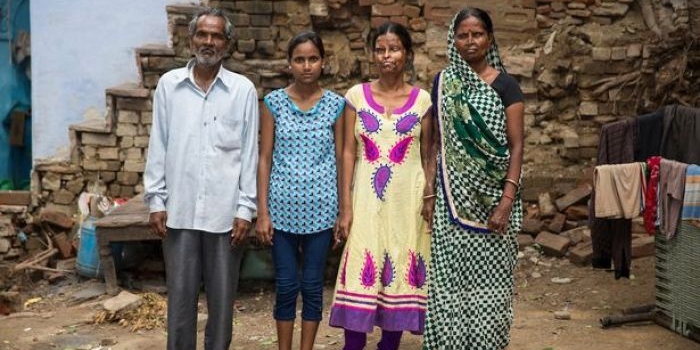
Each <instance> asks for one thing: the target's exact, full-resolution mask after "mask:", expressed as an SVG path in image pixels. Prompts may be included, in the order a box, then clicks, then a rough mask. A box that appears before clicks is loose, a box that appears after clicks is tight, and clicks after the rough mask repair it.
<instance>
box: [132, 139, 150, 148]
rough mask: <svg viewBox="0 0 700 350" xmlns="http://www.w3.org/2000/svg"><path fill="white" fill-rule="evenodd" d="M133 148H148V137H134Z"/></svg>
mask: <svg viewBox="0 0 700 350" xmlns="http://www.w3.org/2000/svg"><path fill="white" fill-rule="evenodd" d="M133 146H134V147H141V148H144V147H148V136H135V137H134V144H133Z"/></svg>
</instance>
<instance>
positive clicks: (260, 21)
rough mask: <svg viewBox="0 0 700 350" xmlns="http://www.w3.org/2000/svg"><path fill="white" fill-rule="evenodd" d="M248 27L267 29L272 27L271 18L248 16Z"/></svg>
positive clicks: (266, 16)
mask: <svg viewBox="0 0 700 350" xmlns="http://www.w3.org/2000/svg"><path fill="white" fill-rule="evenodd" d="M250 25H251V26H253V27H269V26H271V25H272V16H271V15H250Z"/></svg>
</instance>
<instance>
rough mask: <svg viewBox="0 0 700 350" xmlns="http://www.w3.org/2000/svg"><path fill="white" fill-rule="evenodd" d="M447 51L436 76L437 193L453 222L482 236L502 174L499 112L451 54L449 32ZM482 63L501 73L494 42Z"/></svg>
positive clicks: (505, 155) (504, 146)
mask: <svg viewBox="0 0 700 350" xmlns="http://www.w3.org/2000/svg"><path fill="white" fill-rule="evenodd" d="M448 48H449V51H448V53H449V58H450V65H449V66H448V67H447V68H446V69H445V70H444V71H443V72H442V74H441V75H440V80H439V86H440V88H439V90H438V91H439V92H438V93H439V95H438V96H439V97H438V101H440V108H439V110H438V121H439V127H440V133H441V138H440V140H441V154H440V171H439V174H440V176H441V183H442V187H443V188H442V190H443V192H444V195H445V199H446V201H447V205H448V209H449V214H450V217H451V219H452V220H453V221H454V222H456V223H458V224H459V225H460V226H462V227H464V228H469V229H473V230H476V231H478V232H488V230H487V229H486V222H487V220H488V218H489V215H490V214H491V212H492V211H493V209H494V208H495V207H496V205H497V204H498V201H499V200H500V198H501V193H502V192H501V191H502V189H503V179H504V178H505V176H506V172H507V170H508V161H509V152H508V142H507V139H506V128H505V117H504V116H505V109H504V106H503V102H502V101H501V98H500V97H499V96H498V93H497V92H496V91H495V90H494V89H493V88H492V87H491V86H489V85H488V84H487V83H486V82H484V81H483V80H481V78H479V76H478V75H477V74H476V72H474V70H473V69H472V68H471V67H470V66H469V65H468V64H467V62H465V61H464V59H463V58H462V57H461V56H460V55H459V53H458V52H457V49H456V48H455V45H454V33H453V32H452V28H451V29H450V31H449V33H448ZM487 60H488V62H489V64H491V65H492V66H493V67H495V68H496V69H498V70H500V71H502V72H505V69H504V68H503V65H502V64H501V60H500V57H499V55H498V47H497V46H496V42H495V40H494V41H493V44H492V45H491V47H490V48H489V50H488V53H487Z"/></svg>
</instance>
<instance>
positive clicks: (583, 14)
mask: <svg viewBox="0 0 700 350" xmlns="http://www.w3.org/2000/svg"><path fill="white" fill-rule="evenodd" d="M569 4H573V3H572V2H570V3H569ZM566 14H568V15H569V16H572V17H579V18H588V17H591V11H589V10H586V9H571V8H569V9H566Z"/></svg>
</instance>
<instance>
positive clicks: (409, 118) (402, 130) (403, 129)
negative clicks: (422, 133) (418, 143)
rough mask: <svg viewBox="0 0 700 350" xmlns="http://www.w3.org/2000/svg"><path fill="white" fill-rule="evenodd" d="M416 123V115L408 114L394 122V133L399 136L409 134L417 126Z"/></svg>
mask: <svg viewBox="0 0 700 350" xmlns="http://www.w3.org/2000/svg"><path fill="white" fill-rule="evenodd" d="M418 121H419V119H418V114H416V113H408V114H406V115H405V116H403V117H401V119H399V120H398V121H397V122H396V132H398V133H399V134H406V133H409V132H411V130H413V127H414V126H416V125H417V124H418Z"/></svg>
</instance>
